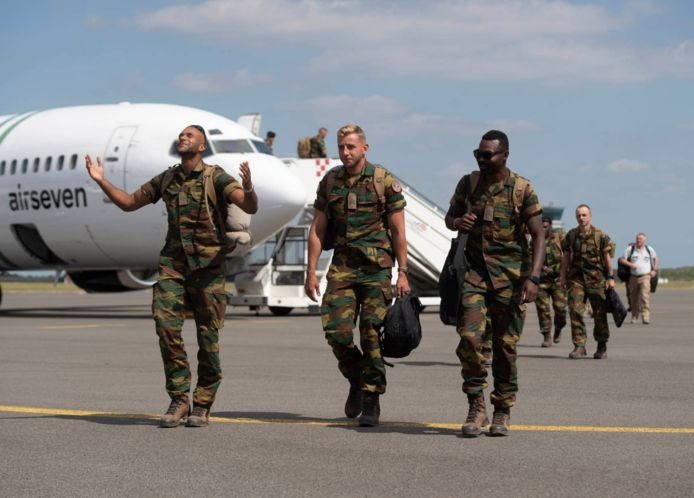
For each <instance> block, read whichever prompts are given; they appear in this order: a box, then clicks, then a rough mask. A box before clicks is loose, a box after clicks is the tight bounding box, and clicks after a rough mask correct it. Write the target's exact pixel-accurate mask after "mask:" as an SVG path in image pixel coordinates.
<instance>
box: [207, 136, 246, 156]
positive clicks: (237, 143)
mask: <svg viewBox="0 0 694 498" xmlns="http://www.w3.org/2000/svg"><path fill="white" fill-rule="evenodd" d="M212 144H213V145H214V150H215V152H216V153H217V154H234V153H235V154H242V153H245V152H254V150H253V147H251V144H250V142H249V141H248V140H243V139H242V140H213V141H212Z"/></svg>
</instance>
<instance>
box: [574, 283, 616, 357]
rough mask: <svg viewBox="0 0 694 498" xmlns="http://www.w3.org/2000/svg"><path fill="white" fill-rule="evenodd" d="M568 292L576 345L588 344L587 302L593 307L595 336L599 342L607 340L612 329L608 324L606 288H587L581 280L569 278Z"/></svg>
mask: <svg viewBox="0 0 694 498" xmlns="http://www.w3.org/2000/svg"><path fill="white" fill-rule="evenodd" d="M567 294H568V300H569V317H570V318H571V340H572V341H573V343H574V346H584V347H585V345H586V325H585V323H584V322H583V314H584V312H585V309H586V302H589V303H590V306H591V307H592V308H593V321H594V326H593V338H594V339H595V340H596V341H597V342H607V341H608V339H609V338H610V329H609V327H608V325H607V298H606V295H605V289H603V288H600V289H593V288H587V287H586V285H585V283H583V281H581V280H569V288H568V290H567Z"/></svg>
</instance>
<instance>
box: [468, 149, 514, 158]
mask: <svg viewBox="0 0 694 498" xmlns="http://www.w3.org/2000/svg"><path fill="white" fill-rule="evenodd" d="M504 152H506V151H505V150H497V151H496V152H492V151H490V150H479V149H475V150H473V151H472V155H473V156H475V159H477V160H478V161H479V160H483V161H489V160H490V159H491V158H492V157H494V156H496V155H497V154H503V153H504Z"/></svg>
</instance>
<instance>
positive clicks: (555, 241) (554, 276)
mask: <svg viewBox="0 0 694 498" xmlns="http://www.w3.org/2000/svg"><path fill="white" fill-rule="evenodd" d="M545 242H546V244H545V259H544V261H543V262H542V274H541V275H540V281H541V282H543V283H548V284H549V283H558V282H559V277H560V275H561V258H562V256H563V254H564V252H563V251H562V249H561V243H562V236H561V233H560V232H556V231H551V232H550V234H549V237H547V239H546V240H545ZM528 249H529V251H530V255H529V259H530V264H532V260H533V246H532V244H530V245H529V247H528Z"/></svg>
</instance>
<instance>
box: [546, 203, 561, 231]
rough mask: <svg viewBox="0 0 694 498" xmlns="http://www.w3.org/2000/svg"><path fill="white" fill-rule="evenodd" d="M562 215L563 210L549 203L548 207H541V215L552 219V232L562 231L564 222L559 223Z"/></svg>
mask: <svg viewBox="0 0 694 498" xmlns="http://www.w3.org/2000/svg"><path fill="white" fill-rule="evenodd" d="M562 214H564V208H563V207H559V206H554V205H553V204H552V203H551V202H550V203H549V205H548V206H542V215H543V216H549V217H550V218H552V228H553V229H554V230H564V222H563V221H561V216H562Z"/></svg>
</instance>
